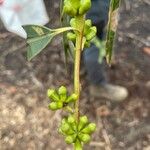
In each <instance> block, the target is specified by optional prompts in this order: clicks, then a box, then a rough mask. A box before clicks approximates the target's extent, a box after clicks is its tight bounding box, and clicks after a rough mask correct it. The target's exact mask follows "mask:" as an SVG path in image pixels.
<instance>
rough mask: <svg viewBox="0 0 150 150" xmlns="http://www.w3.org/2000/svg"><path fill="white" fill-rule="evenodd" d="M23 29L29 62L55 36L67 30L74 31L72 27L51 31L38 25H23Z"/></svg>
mask: <svg viewBox="0 0 150 150" xmlns="http://www.w3.org/2000/svg"><path fill="white" fill-rule="evenodd" d="M23 28H24V30H25V31H26V33H27V43H28V44H29V47H28V51H27V58H28V60H31V59H32V58H34V57H35V56H36V55H37V54H39V53H40V52H41V51H42V50H43V49H44V48H45V47H46V46H47V45H48V44H49V43H50V42H51V40H52V39H53V37H54V36H56V35H57V34H60V33H62V32H65V31H68V30H74V29H73V28H72V27H64V28H59V29H54V30H52V29H49V28H46V27H43V26H38V25H25V26H23Z"/></svg>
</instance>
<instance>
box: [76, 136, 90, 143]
mask: <svg viewBox="0 0 150 150" xmlns="http://www.w3.org/2000/svg"><path fill="white" fill-rule="evenodd" d="M78 137H79V139H80V140H81V141H82V142H83V143H88V142H89V141H90V140H91V137H90V136H89V135H88V134H79V135H78Z"/></svg>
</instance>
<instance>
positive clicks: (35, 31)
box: [22, 25, 53, 39]
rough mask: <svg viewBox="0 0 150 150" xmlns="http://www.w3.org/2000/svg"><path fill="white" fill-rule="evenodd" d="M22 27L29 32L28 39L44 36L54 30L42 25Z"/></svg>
mask: <svg viewBox="0 0 150 150" xmlns="http://www.w3.org/2000/svg"><path fill="white" fill-rule="evenodd" d="M22 27H23V29H24V30H25V31H26V33H27V39H29V38H34V37H39V36H43V35H46V34H49V33H52V32H53V30H51V29H49V28H47V27H44V26H40V25H24V26H22Z"/></svg>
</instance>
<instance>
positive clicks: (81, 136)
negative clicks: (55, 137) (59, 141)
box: [59, 116, 96, 150]
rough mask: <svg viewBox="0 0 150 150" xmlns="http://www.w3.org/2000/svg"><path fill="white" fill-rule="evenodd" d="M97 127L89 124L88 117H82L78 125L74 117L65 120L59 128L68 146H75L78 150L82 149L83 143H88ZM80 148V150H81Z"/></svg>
mask: <svg viewBox="0 0 150 150" xmlns="http://www.w3.org/2000/svg"><path fill="white" fill-rule="evenodd" d="M95 129H96V125H95V124H94V123H89V121H88V118H87V117H86V116H81V117H80V118H79V122H78V123H77V122H76V120H75V118H74V117H73V116H69V117H68V118H64V119H63V120H62V122H61V125H60V127H59V132H60V133H61V134H63V135H64V136H65V141H66V143H67V144H72V143H73V144H74V145H75V147H76V149H77V147H78V149H77V150H80V149H81V148H82V145H83V143H88V142H89V141H90V139H91V134H92V133H93V132H94V131H95ZM79 148H80V149H79Z"/></svg>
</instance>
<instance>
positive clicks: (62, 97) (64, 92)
mask: <svg viewBox="0 0 150 150" xmlns="http://www.w3.org/2000/svg"><path fill="white" fill-rule="evenodd" d="M58 94H59V96H60V100H61V101H65V100H66V98H67V89H66V87H64V86H61V87H60V88H59V89H58Z"/></svg>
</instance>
